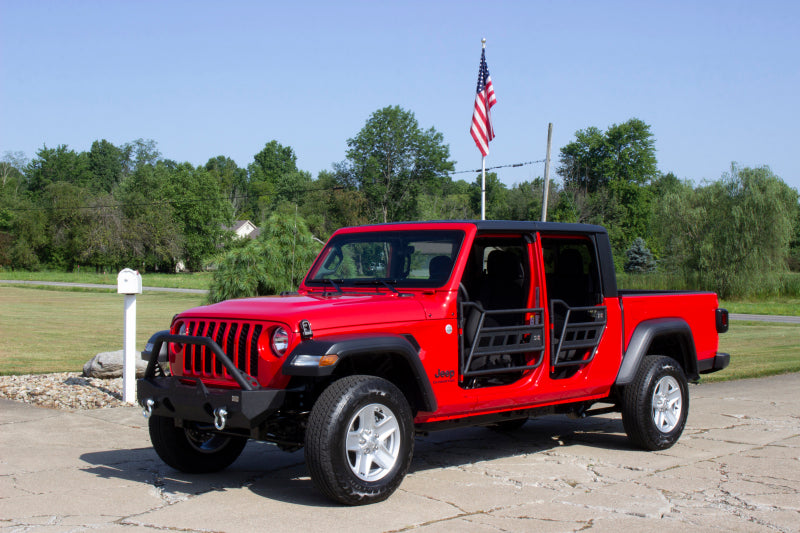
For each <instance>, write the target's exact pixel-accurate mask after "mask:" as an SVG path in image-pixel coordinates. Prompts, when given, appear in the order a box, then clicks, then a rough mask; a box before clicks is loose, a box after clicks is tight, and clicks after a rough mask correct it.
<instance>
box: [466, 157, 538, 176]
mask: <svg viewBox="0 0 800 533" xmlns="http://www.w3.org/2000/svg"><path fill="white" fill-rule="evenodd" d="M544 162H545V160H544V159H539V160H537V161H525V162H523V163H510V164H508V165H497V166H496V167H486V170H495V169H498V168H512V167H524V166H526V165H535V164H537V163H544ZM482 171H483V169H480V168H479V169H476V170H458V171H454V172H450V174H468V173H475V172H482Z"/></svg>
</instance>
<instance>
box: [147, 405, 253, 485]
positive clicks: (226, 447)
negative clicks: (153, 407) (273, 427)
mask: <svg viewBox="0 0 800 533" xmlns="http://www.w3.org/2000/svg"><path fill="white" fill-rule="evenodd" d="M149 428H150V442H152V443H153V448H154V449H155V450H156V453H157V454H158V456H159V457H160V458H161V460H162V461H164V462H165V463H167V464H168V465H169V466H171V467H172V468H175V469H177V470H180V471H181V472H186V473H189V474H205V473H209V472H218V471H220V470H223V469H225V468H227V467H228V466H230V465H231V463H233V462H234V461H235V460H236V459H237V458H238V457H239V455H241V453H242V450H244V447H245V444H247V439H246V438H244V437H233V436H228V435H220V434H219V433H214V432H211V431H203V430H200V429H196V428H192V427H187V428H182V427H177V426H175V422H174V421H173V419H172V418H167V417H164V416H157V415H153V416H151V417H150V421H149Z"/></svg>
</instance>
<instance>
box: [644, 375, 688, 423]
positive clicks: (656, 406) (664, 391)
mask: <svg viewBox="0 0 800 533" xmlns="http://www.w3.org/2000/svg"><path fill="white" fill-rule="evenodd" d="M682 410H683V393H682V392H681V387H680V384H679V383H678V380H676V379H675V378H674V377H672V376H664V377H662V378H661V379H659V380H658V382H657V383H656V386H655V388H654V389H653V398H652V401H651V411H652V417H653V423H654V424H655V426H656V428H657V429H658V430H659V431H660V432H661V433H669V432H670V431H672V430H674V429H675V428H676V427H677V426H678V423H679V422H680V419H681V412H682Z"/></svg>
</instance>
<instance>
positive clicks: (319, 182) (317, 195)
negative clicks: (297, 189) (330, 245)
mask: <svg viewBox="0 0 800 533" xmlns="http://www.w3.org/2000/svg"><path fill="white" fill-rule="evenodd" d="M344 181H345V180H343V179H342V176H341V174H340V173H339V171H336V170H335V171H334V172H330V171H327V170H323V171H322V172H320V173H319V176H318V177H317V179H316V180H315V181H313V182H312V183H311V184H309V186H308V189H307V192H306V194H304V195H303V202H302V203H301V204H300V207H299V209H300V214H301V215H302V217H303V218H304V219H305V221H306V223H307V224H308V227H309V229H310V230H311V232H312V234H313V235H315V236H316V237H317V238H319V239H322V240H325V239H327V238H328V237H330V236H331V234H332V233H333V232H334V231H335V230H337V229H339V228H342V227H345V226H358V225H361V224H366V223H367V222H368V220H367V218H366V212H367V207H366V204H367V202H366V199H365V198H364V194H363V193H362V192H361V191H359V190H358V189H357V188H356V187H355V186H353V185H343V182H344Z"/></svg>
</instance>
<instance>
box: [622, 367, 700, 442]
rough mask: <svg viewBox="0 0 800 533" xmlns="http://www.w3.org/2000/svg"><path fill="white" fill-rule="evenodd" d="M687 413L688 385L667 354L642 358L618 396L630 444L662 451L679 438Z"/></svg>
mask: <svg viewBox="0 0 800 533" xmlns="http://www.w3.org/2000/svg"><path fill="white" fill-rule="evenodd" d="M688 414H689V385H688V382H687V380H686V375H685V374H684V373H683V369H682V368H681V366H680V365H679V364H678V362H677V361H675V360H674V359H672V358H671V357H666V356H663V355H654V356H648V357H645V359H644V360H643V361H642V364H641V366H640V367H639V370H638V371H637V372H636V377H635V378H634V380H633V382H632V383H630V384H629V385H627V386H626V387H625V390H624V393H623V398H622V423H623V425H624V427H625V432H626V433H627V434H628V437H629V438H630V439H631V441H632V442H633V443H634V444H637V445H638V446H641V447H642V448H645V449H647V450H664V449H666V448H669V447H670V446H672V445H673V444H675V442H677V440H678V439H679V438H680V436H681V433H683V428H684V426H685V425H686V417H687V415H688Z"/></svg>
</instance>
